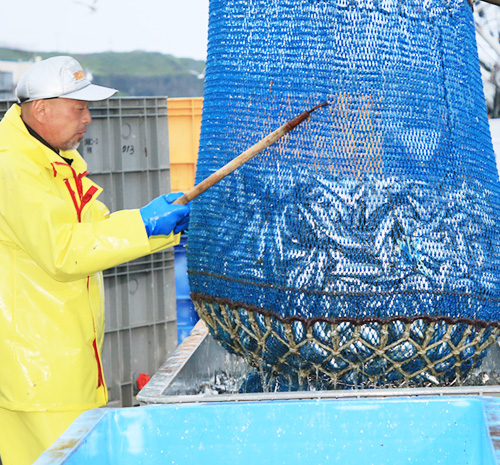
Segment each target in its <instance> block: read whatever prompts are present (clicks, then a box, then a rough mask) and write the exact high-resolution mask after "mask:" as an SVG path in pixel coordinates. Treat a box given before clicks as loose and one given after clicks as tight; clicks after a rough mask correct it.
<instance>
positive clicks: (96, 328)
mask: <svg viewBox="0 0 500 465" xmlns="http://www.w3.org/2000/svg"><path fill="white" fill-rule="evenodd" d="M115 92H116V91H115V90H114V89H109V88H105V87H101V86H96V85H94V84H91V82H90V81H89V80H88V79H87V77H86V76H85V72H84V71H83V69H82V67H81V66H80V64H79V63H78V62H77V61H76V60H74V59H72V58H70V57H54V58H50V59H48V60H44V61H41V62H38V63H36V64H35V65H33V66H32V67H31V68H30V69H29V70H28V71H27V72H26V73H25V75H24V76H23V77H22V78H21V80H20V81H19V83H18V86H17V88H16V94H17V98H18V100H19V104H18V105H13V106H12V107H11V108H10V109H9V110H8V112H7V113H6V115H5V117H4V118H3V119H2V121H1V122H0V458H1V460H2V462H3V465H28V464H31V463H33V462H34V461H35V460H36V458H37V457H38V456H39V455H40V454H41V453H42V452H43V451H44V450H45V449H46V448H47V447H49V446H50V445H51V444H52V443H53V442H54V441H55V440H56V439H57V438H58V436H59V435H60V434H61V433H62V432H63V431H64V430H65V429H66V428H67V427H68V426H69V425H70V424H71V423H72V422H73V421H74V419H75V418H76V417H77V416H78V415H79V414H80V413H82V412H83V411H85V410H88V409H91V408H95V407H100V406H103V405H105V404H106V402H107V400H108V397H107V389H106V385H105V381H104V377H103V370H102V361H101V348H102V343H103V337H104V308H103V279H102V274H101V272H102V270H104V269H106V268H110V267H113V266H116V265H118V264H121V263H124V262H126V261H129V260H132V259H136V258H138V257H141V256H144V255H147V254H150V253H152V252H155V251H156V250H161V249H164V248H167V247H172V246H174V245H176V244H177V243H178V242H179V234H178V233H179V232H180V231H182V230H183V229H185V228H186V227H187V224H188V220H189V205H187V206H182V205H172V203H171V202H172V201H173V200H174V198H175V196H174V197H172V194H171V195H170V196H161V197H158V198H157V199H154V200H153V201H152V202H151V203H150V204H148V205H146V206H145V207H143V208H141V209H137V210H127V211H119V212H115V213H113V214H110V213H109V211H108V210H107V208H106V207H105V206H104V204H102V203H101V202H99V201H98V200H97V197H98V195H99V194H100V192H101V191H102V189H101V188H100V187H99V186H97V185H96V184H94V183H93V182H92V181H91V180H90V179H89V178H87V176H86V175H87V170H86V164H85V161H84V160H83V159H82V157H81V156H80V155H79V154H78V152H77V151H76V147H77V146H78V143H79V142H80V141H81V139H82V138H83V137H84V134H85V128H86V126H87V125H88V124H90V122H91V117H90V113H89V110H88V107H87V102H89V101H97V100H104V99H106V98H108V97H110V96H111V95H113V94H114V93H115Z"/></svg>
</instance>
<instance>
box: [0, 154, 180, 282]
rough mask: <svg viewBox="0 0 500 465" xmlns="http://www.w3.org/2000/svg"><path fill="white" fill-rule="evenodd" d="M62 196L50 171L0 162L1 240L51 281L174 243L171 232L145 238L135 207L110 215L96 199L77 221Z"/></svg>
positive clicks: (175, 238)
mask: <svg viewBox="0 0 500 465" xmlns="http://www.w3.org/2000/svg"><path fill="white" fill-rule="evenodd" d="M9 155H11V154H9ZM15 155H16V154H14V156H15ZM19 156H20V157H22V154H19ZM4 161H5V159H4ZM61 195H62V194H61V192H59V191H58V190H57V189H56V186H55V183H54V179H51V173H50V172H49V170H46V169H44V168H41V167H38V166H36V165H34V164H26V163H25V164H23V163H19V162H17V163H16V162H14V163H12V162H9V163H2V162H0V231H1V234H2V237H1V239H2V240H9V241H11V242H12V243H13V245H14V247H13V250H14V251H15V253H18V254H26V255H27V256H29V257H30V259H31V260H32V261H34V262H35V263H36V264H37V265H38V266H39V267H40V268H42V269H43V270H44V271H45V272H46V273H47V274H49V275H50V276H51V277H52V278H53V279H55V280H58V281H72V280H76V279H81V278H84V277H86V276H90V275H92V274H94V273H96V272H98V271H102V270H104V269H107V268H111V267H113V266H116V265H119V264H121V263H125V262H127V261H129V260H133V259H136V258H139V257H142V256H144V255H148V254H150V253H152V252H155V251H157V250H161V249H164V248H168V247H172V246H173V245H176V244H177V243H179V235H173V234H170V235H169V236H161V237H158V238H156V239H154V240H150V239H149V238H148V236H147V233H146V230H145V228H144V224H143V222H142V218H141V215H140V213H139V210H122V211H119V212H116V213H113V214H109V212H107V209H105V208H104V206H103V204H102V203H101V202H98V201H96V200H93V201H92V202H95V205H94V204H89V206H88V208H89V210H90V211H89V212H88V215H86V218H90V221H88V220H87V221H88V222H81V223H79V222H78V220H77V218H76V215H75V210H74V207H73V205H71V204H70V203H69V202H68V201H67V200H65V199H64V198H63V196H64V195H63V196H61Z"/></svg>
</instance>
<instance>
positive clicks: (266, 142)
mask: <svg viewBox="0 0 500 465" xmlns="http://www.w3.org/2000/svg"><path fill="white" fill-rule="evenodd" d="M326 105H328V102H323V103H320V104H319V105H316V106H315V107H314V108H312V109H311V110H306V111H304V112H303V113H301V114H300V115H299V116H296V117H295V118H293V119H292V120H290V121H287V122H286V123H285V124H283V126H281V127H279V128H278V129H276V130H275V131H274V132H272V133H271V134H269V135H267V136H266V137H264V138H263V139H261V140H260V141H259V142H257V143H256V144H254V145H252V146H251V147H250V148H249V149H247V150H245V151H244V152H243V153H241V154H240V155H238V156H237V157H236V158H233V159H232V160H231V161H230V162H229V163H227V164H225V165H224V166H223V167H222V168H219V169H218V170H217V171H216V172H215V173H212V174H211V175H210V176H209V177H208V178H205V179H204V180H203V181H201V182H200V183H199V184H197V185H196V186H194V187H192V188H191V189H189V190H188V191H187V192H186V193H184V195H182V196H181V197H179V198H178V199H176V200H175V201H174V202H173V203H174V204H177V205H186V204H187V203H188V202H190V201H191V200H193V199H195V198H196V197H198V196H199V195H200V194H203V192H205V191H206V190H207V189H209V188H210V187H212V186H213V185H214V184H217V183H218V182H219V181H220V180H221V179H223V178H225V177H226V176H227V175H228V174H231V173H232V172H233V171H234V170H236V169H238V168H239V167H240V166H241V165H243V164H245V163H246V162H247V161H249V160H251V159H252V158H253V157H255V155H257V154H258V153H260V152H262V151H263V150H264V149H266V148H267V147H269V146H270V145H272V144H274V143H275V142H276V141H277V140H278V139H281V138H282V137H283V136H284V135H285V134H288V133H289V132H290V131H291V130H292V129H294V128H295V127H297V126H298V125H299V124H300V123H302V122H303V121H304V120H306V119H307V118H309V116H310V115H311V113H312V112H313V111H314V110H317V109H318V108H321V107H324V106H326Z"/></svg>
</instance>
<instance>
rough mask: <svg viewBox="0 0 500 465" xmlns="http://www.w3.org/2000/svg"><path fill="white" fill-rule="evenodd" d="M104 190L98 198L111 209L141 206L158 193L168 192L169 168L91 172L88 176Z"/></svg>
mask: <svg viewBox="0 0 500 465" xmlns="http://www.w3.org/2000/svg"><path fill="white" fill-rule="evenodd" d="M88 177H89V178H90V179H92V181H94V182H95V183H96V184H98V185H99V186H101V187H102V188H103V189H104V190H103V192H102V193H101V195H100V196H99V200H100V201H102V202H104V203H105V204H106V205H107V207H108V208H109V209H110V210H111V211H117V210H122V209H130V208H141V207H143V206H144V205H146V204H147V203H149V202H150V201H151V200H153V199H154V198H155V197H157V196H158V195H160V194H166V193H168V192H170V170H169V169H161V170H153V169H150V170H146V171H143V172H116V173H91V174H89V176H88Z"/></svg>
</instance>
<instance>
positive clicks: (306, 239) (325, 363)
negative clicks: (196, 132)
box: [188, 0, 500, 384]
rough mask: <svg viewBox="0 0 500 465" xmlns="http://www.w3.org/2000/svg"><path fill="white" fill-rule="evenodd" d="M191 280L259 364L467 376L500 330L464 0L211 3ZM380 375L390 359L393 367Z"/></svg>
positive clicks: (206, 308)
mask: <svg viewBox="0 0 500 465" xmlns="http://www.w3.org/2000/svg"><path fill="white" fill-rule="evenodd" d="M323 101H327V102H328V105H327V106H325V107H323V108H320V109H318V110H316V111H315V112H314V113H312V114H311V117H310V118H309V119H308V120H307V121H306V122H304V123H302V124H301V125H299V126H298V127H297V128H295V129H294V130H293V131H292V132H290V133H289V134H288V135H287V136H285V137H284V138H282V139H280V140H279V141H278V142H277V143H275V144H274V145H272V146H271V147H269V148H267V149H266V150H265V151H263V152H262V153H260V154H259V155H257V156H256V157H255V158H253V159H252V160H251V161H249V162H248V163H246V164H245V165H244V166H243V167H241V168H239V169H238V170H237V171H236V172H234V173H233V174H231V175H230V176H228V177H226V178H225V179H224V180H222V181H221V182H219V183H218V184H216V185H215V186H214V187H212V188H211V189H209V190H208V191H206V192H205V193H204V194H202V195H201V196H200V197H199V198H197V199H196V200H195V201H194V202H193V208H192V216H191V223H190V230H189V240H188V268H189V280H190V287H191V291H192V298H193V301H194V302H195V305H196V307H197V309H198V311H199V313H200V316H201V317H202V318H203V319H204V320H205V321H206V322H207V323H208V326H209V328H210V330H211V332H212V334H213V335H214V336H215V337H216V339H217V340H219V341H220V342H221V343H222V344H223V345H224V346H225V347H227V348H228V349H229V350H231V351H233V352H236V353H240V354H242V355H244V356H245V357H247V358H248V359H249V360H250V361H251V363H253V364H254V365H259V366H265V367H266V369H268V370H274V371H276V372H281V373H283V372H285V373H288V374H292V375H293V374H297V373H298V374H304V376H306V375H307V376H316V377H317V376H323V377H325V378H326V379H332V377H333V378H335V379H337V378H338V379H341V380H342V381H343V382H344V383H346V384H348V383H349V382H350V381H349V380H350V379H352V377H353V373H356V376H358V375H359V373H361V375H362V376H363V377H364V378H366V379H375V380H376V381H377V382H383V381H384V380H387V379H403V380H404V381H408V380H409V379H410V380H413V381H416V382H420V381H422V380H429V379H431V380H432V381H433V382H434V381H435V382H440V381H441V380H450V379H453V378H454V377H456V376H463V375H465V374H466V373H468V371H469V370H470V369H471V368H472V367H474V366H477V365H478V364H479V363H480V360H481V358H482V357H483V356H484V354H485V350H486V349H487V347H488V345H490V344H491V343H492V342H493V341H494V340H495V339H496V338H497V333H498V317H499V312H498V309H499V302H500V273H499V264H500V262H499V258H500V243H499V241H500V230H499V222H498V214H499V211H500V210H499V207H500V205H499V200H500V197H499V182H498V175H497V169H496V165H495V157H494V153H493V147H492V142H491V137H490V133H489V126H488V120H487V114H486V105H485V100H484V94H483V88H482V82H481V77H480V68H479V60H478V56H477V50H476V41H475V33H474V25H473V17H472V7H471V6H470V5H469V4H468V3H467V1H466V0H450V1H443V0H423V1H422V0H419V1H412V0H401V1H399V0H398V1H393V0H233V1H231V2H228V1H218V0H211V1H210V22H209V41H208V58H207V70H206V80H205V94H204V106H203V120H202V128H201V138H200V149H199V156H198V164H197V174H196V181H197V182H200V181H201V180H203V179H205V178H206V177H208V176H209V175H210V174H212V173H213V172H214V171H216V170H217V169H219V168H220V167H222V166H223V165H224V164H226V163H227V162H229V161H230V160H232V159H233V158H234V157H236V156H237V155H239V154H240V153H242V152H243V151H245V150H246V149H248V148H249V147H250V146H252V145H253V144H255V143H256V142H258V141H259V140H260V139H262V138H263V137H265V136H266V135H268V134H269V133H270V132H272V131H273V130H275V129H276V128H278V127H279V126H281V125H282V124H284V123H285V122H286V121H288V120H290V119H292V118H293V117H295V116H297V115H298V114H300V113H302V112H303V111H304V110H308V109H310V108H311V107H314V106H315V105H317V104H319V103H321V102H323ZM390 373H393V375H391V374H390Z"/></svg>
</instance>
